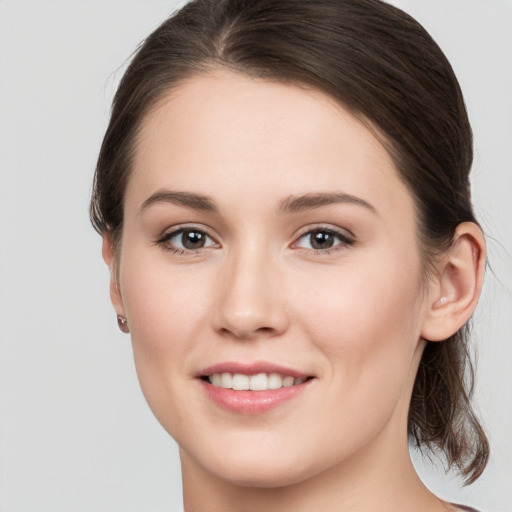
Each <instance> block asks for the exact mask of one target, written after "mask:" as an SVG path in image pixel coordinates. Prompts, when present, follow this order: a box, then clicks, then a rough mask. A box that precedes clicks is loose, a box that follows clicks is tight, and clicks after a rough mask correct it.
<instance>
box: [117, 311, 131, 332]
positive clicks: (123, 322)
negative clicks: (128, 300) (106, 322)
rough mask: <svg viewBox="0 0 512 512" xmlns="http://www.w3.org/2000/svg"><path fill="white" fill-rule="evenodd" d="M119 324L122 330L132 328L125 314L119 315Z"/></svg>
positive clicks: (125, 330)
mask: <svg viewBox="0 0 512 512" xmlns="http://www.w3.org/2000/svg"><path fill="white" fill-rule="evenodd" d="M117 325H118V326H119V329H120V330H121V331H122V332H125V333H126V332H130V329H129V328H128V322H127V320H126V318H125V317H124V316H121V315H117Z"/></svg>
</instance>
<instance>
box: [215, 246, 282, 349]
mask: <svg viewBox="0 0 512 512" xmlns="http://www.w3.org/2000/svg"><path fill="white" fill-rule="evenodd" d="M218 293H219V296H218V299H219V300H218V301H217V309H216V314H215V320H214V324H215V325H214V327H215V330H216V331H217V332H219V333H220V334H221V335H223V336H227V337H231V338H235V339H238V340H251V339H258V338H271V337H275V336H278V335H280V334H282V333H283V332H285V331H286V329H287V328H288V325H289V317H288V314H287V311H286V304H285V295H286V293H285V290H284V283H283V279H282V276H281V275H280V272H279V269H278V268H277V265H276V264H273V263H272V262H271V261H270V258H269V257H268V256H267V257H265V255H262V254H259V255H256V254H252V255H245V257H242V258H237V257H233V258H231V259H229V260H228V261H226V262H225V267H224V268H223V270H222V278H221V284H220V285H219V287H218Z"/></svg>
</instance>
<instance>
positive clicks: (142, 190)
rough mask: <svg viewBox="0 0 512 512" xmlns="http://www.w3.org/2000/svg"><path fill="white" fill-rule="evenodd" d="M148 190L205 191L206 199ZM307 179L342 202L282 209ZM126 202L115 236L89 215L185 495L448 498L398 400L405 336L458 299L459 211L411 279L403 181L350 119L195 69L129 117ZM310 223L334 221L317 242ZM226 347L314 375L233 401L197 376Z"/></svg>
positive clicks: (417, 262)
mask: <svg viewBox="0 0 512 512" xmlns="http://www.w3.org/2000/svg"><path fill="white" fill-rule="evenodd" d="M163 191H166V192H169V191H171V192H176V191H178V192H185V193H188V194H200V195H204V196H208V198H210V199H211V200H212V201H213V202H214V203H215V205H216V211H210V210H205V209H201V208H198V206H200V204H199V203H198V202H197V200H196V201H195V202H194V201H192V202H191V201H190V200H187V201H185V202H187V204H180V201H177V199H176V197H177V196H173V197H172V200H169V196H167V200H163V199H162V192H163ZM312 193H313V194H332V193H337V194H346V195H347V194H348V195H350V197H352V198H357V199H358V201H355V200H350V201H347V200H346V196H344V197H345V200H344V201H339V200H337V201H330V202H329V201H327V202H326V204H323V205H318V204H317V205H312V204H311V201H310V202H309V204H306V205H303V206H304V208H300V209H297V208H296V209H292V211H282V210H283V203H285V204H288V205H289V204H290V203H291V201H292V199H293V198H296V197H299V196H304V195H307V194H312ZM155 194H160V196H159V197H160V199H162V200H158V198H157V199H153V200H150V204H148V198H151V197H152V196H153V197H154V195H155ZM179 197H180V198H181V199H183V197H184V196H183V195H181V196H179ZM187 197H188V199H190V197H189V196H187ZM331 199H332V198H331ZM362 202H364V203H365V204H362ZM181 203H183V200H182V201H181ZM306 203H307V201H306ZM144 205H145V206H144ZM203 206H204V205H203ZM124 216H125V217H124V218H125V220H124V227H123V235H122V241H121V244H120V247H118V248H117V252H116V251H114V248H113V245H112V239H111V237H110V235H109V233H105V234H104V247H103V253H104V257H105V260H106V262H107V264H108V265H109V266H110V268H111V269H113V268H114V267H115V268H116V271H114V272H113V273H112V282H111V296H112V301H113V304H114V307H115V309H116V311H117V313H118V314H121V315H124V316H126V318H127V319H128V325H129V327H130V332H131V336H132V341H133V350H134V357H135V363H136V368H137V373H138V376H139V380H140V383H141V386H142V390H143V392H144V394H145V397H146V399H147V401H148V403H149V405H150V407H151V409H152V410H153V412H154V414H155V415H156V417H157V418H158V420H159V421H160V422H161V424H162V425H163V426H164V428H165V429H166V430H167V431H168V432H169V433H170V434H171V435H172V436H173V437H174V438H175V439H176V441H177V442H178V444H179V446H180V456H181V462H182V470H183V485H184V503H185V509H186V511H187V512H195V511H198V510H201V511H208V512H214V511H219V512H221V511H222V512H229V511H235V510H236V511H237V512H252V511H260V510H265V511H274V510H276V511H277V510H280V511H282V510H295V511H299V512H300V511H311V510H323V511H331V510H332V511H335V510H336V511H339V510H347V511H352V512H359V511H375V510H379V511H387V510H389V511H395V512H396V511H404V512H405V511H410V510H415V511H427V510H428V511H441V510H451V509H452V508H451V507H450V506H449V505H448V504H446V503H444V502H442V501H441V500H439V499H438V498H436V497H435V496H434V495H433V494H431V493H430V491H428V490H427V489H426V488H425V487H424V486H423V484H422V483H421V481H420V480H419V478H418V476H417V475H416V473H415V471H414V468H413V466H412V464H411V462H410V458H409V452H408V447H407V413H408V407H409V401H410V396H411V392H412V386H413V382H414V378H415V375H416V371H417V367H418V364H419V361H420V358H421V354H422V351H423V348H424V346H425V341H423V338H426V339H430V340H442V339H446V338H447V337H448V336H449V335H450V334H452V333H453V332H455V331H456V330H457V329H458V328H459V327H460V326H461V325H463V323H464V322H465V321H466V320H467V318H468V317H469V316H470V314H471V312H472V311H473V309H474V306H475V305H476V301H477V298H478V294H479V291H480V287H481V281H482V275H483V262H484V260H485V246H484V242H483V238H482V236H481V233H480V231H479V229H478V228H477V227H476V226H475V225H473V224H463V225H461V226H459V228H458V230H457V233H456V237H455V243H454V247H453V248H452V250H451V251H450V253H448V254H447V255H445V256H443V258H440V260H439V262H437V263H436V271H435V273H434V275H432V276H431V277H430V279H429V280H428V282H427V284H426V285H425V280H424V269H423V268H422V263H421V261H422V260H421V255H420V252H419V248H418V243H417V228H416V215H415V206H414V203H413V199H412V196H411V194H410V192H409V191H408V189H407V188H406V186H405V185H404V183H403V182H402V181H401V180H400V178H399V176H398V174H397V171H396V169H395V167H394V164H393V162H392V160H391V158H390V156H389V155H388V153H387V152H386V150H385V149H384V147H383V146H382V145H381V144H380V143H379V141H378V140H377V139H376V138H375V137H374V135H373V134H372V133H371V132H370V131H369V130H368V129H367V128H366V127H365V126H364V125H363V124H362V123H361V122H360V121H358V120H357V119H356V118H355V117H353V116H352V115H350V114H349V113H348V112H347V111H346V110H344V109H343V108H342V107H341V106H340V105H338V104H337V103H335V102H333V101H332V100H331V99H330V98H329V97H327V96H325V95H324V94H322V93H321V92H318V91H314V90H306V89H303V88H298V87H294V86H289V85H282V84H277V83H268V82H264V81H259V80H254V79H251V78H248V77H245V76H243V75H239V74H234V73H232V72H229V71H224V70H215V71H212V72H211V73H209V74H205V75H200V76H197V77H195V78H193V79H190V80H189V81H187V82H186V83H185V84H184V85H182V86H181V87H179V88H178V89H176V90H173V91H171V92H170V93H169V94H168V95H167V96H166V97H165V98H164V99H163V100H162V101H160V102H159V103H158V104H157V105H156V106H155V108H153V109H152V111H151V112H150V113H149V114H148V115H147V116H146V118H145V119H144V122H143V125H142V128H141V132H140V136H139V140H138V144H137V150H136V153H135V160H134V165H133V171H132V175H131V177H130V179H129V182H128V186H127V190H126V196H125V205H124ZM183 225H186V226H187V227H189V228H194V229H196V230H199V231H200V232H202V233H204V234H207V236H208V237H207V238H206V240H207V242H206V245H205V246H204V247H202V248H197V249H189V250H185V251H183V249H181V252H176V249H180V242H181V236H178V235H176V236H169V234H171V233H173V232H175V231H176V230H177V229H178V228H180V227H183ZM313 229H317V230H318V229H323V230H324V232H325V230H326V229H327V230H329V232H331V234H332V233H333V232H338V233H340V235H341V237H339V238H338V235H332V236H334V238H333V240H334V243H333V247H332V248H331V249H329V250H328V251H327V250H325V249H321V250H319V249H318V248H314V247H313V246H312V245H311V239H310V236H309V234H308V233H310V232H311V230H313ZM166 235H167V238H165V236H166ZM203 236H206V235H203ZM344 237H350V239H351V240H352V242H351V243H347V242H346V241H344ZM225 361H235V362H245V363H249V362H254V361H268V362H272V363H275V364H280V365H284V366H286V367H291V368H294V369H296V370H299V371H301V372H303V373H305V374H307V375H310V376H312V377H314V378H313V379H312V381H311V382H310V383H309V384H308V386H307V389H306V390H305V391H304V392H303V393H302V394H300V395H299V396H297V397H295V398H294V399H293V400H291V401H289V402H286V403H284V404H281V405H280V406H279V407H277V408H276V409H273V410H271V411H268V412H265V413H263V414H259V415H243V414H239V413H235V412H232V411H228V410H225V409H223V408H220V407H219V406H218V405H216V404H215V403H213V402H212V401H211V400H210V398H208V396H207V395H206V393H205V392H204V390H203V386H202V384H201V382H200V381H199V379H198V378H197V375H198V372H200V370H201V369H203V368H205V367H207V366H210V365H212V364H216V363H220V362H225ZM292 507H293V508H292Z"/></svg>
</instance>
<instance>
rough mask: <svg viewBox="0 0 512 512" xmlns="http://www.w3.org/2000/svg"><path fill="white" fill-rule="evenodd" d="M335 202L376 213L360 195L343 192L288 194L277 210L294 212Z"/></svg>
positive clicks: (373, 207)
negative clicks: (353, 205)
mask: <svg viewBox="0 0 512 512" xmlns="http://www.w3.org/2000/svg"><path fill="white" fill-rule="evenodd" d="M336 203H348V204H355V205H357V206H362V207H363V208H366V209H368V210H370V211H371V212H372V213H374V214H376V215H377V214H378V213H377V209H376V208H375V206H373V205H371V204H370V203H368V202H367V201H365V200H364V199H361V198H360V197H357V196H353V195H351V194H345V193H344V192H327V193H312V194H305V195H302V196H290V197H288V198H286V199H285V200H284V201H282V203H281V204H280V206H279V209H278V211H279V212H281V213H295V212H302V211H304V210H310V209H313V208H321V207H322V206H328V205H331V204H336Z"/></svg>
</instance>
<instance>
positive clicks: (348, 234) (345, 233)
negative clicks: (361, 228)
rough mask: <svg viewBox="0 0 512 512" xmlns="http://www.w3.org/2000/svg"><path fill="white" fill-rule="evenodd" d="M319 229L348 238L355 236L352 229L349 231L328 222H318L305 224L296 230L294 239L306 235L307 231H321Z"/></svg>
mask: <svg viewBox="0 0 512 512" xmlns="http://www.w3.org/2000/svg"><path fill="white" fill-rule="evenodd" d="M321 230H325V231H331V232H332V233H337V234H339V235H341V236H344V237H345V238H350V239H355V238H356V236H355V235H354V233H352V231H350V230H349V229H347V228H342V227H339V226H333V225H330V224H322V223H320V224H313V225H309V226H305V227H304V228H301V229H300V230H299V231H298V233H297V234H296V235H295V240H297V239H298V238H301V237H303V236H304V235H307V234H308V233H311V232H312V231H321Z"/></svg>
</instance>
